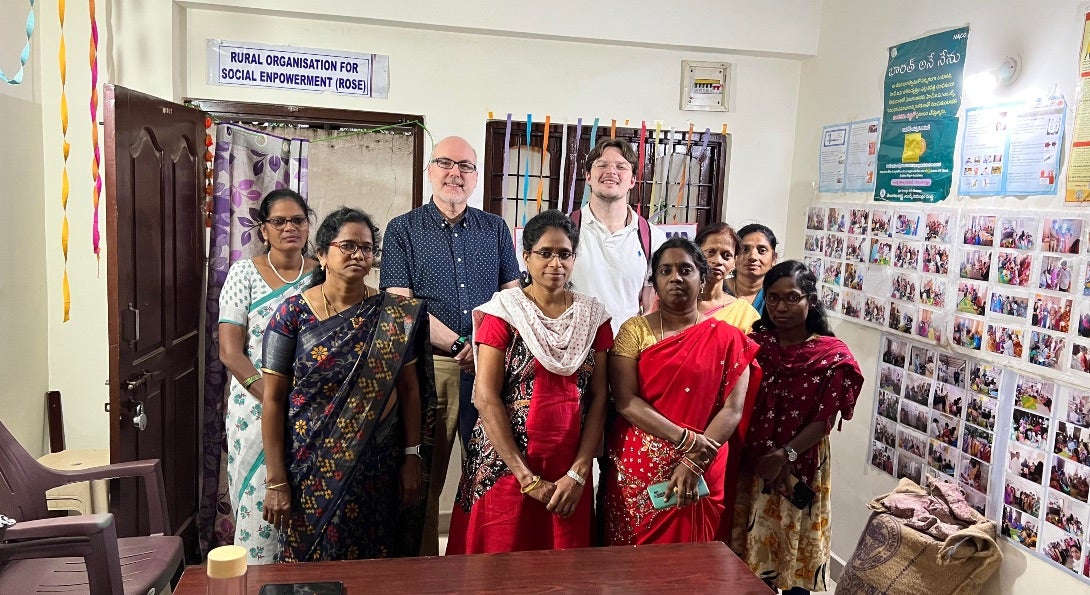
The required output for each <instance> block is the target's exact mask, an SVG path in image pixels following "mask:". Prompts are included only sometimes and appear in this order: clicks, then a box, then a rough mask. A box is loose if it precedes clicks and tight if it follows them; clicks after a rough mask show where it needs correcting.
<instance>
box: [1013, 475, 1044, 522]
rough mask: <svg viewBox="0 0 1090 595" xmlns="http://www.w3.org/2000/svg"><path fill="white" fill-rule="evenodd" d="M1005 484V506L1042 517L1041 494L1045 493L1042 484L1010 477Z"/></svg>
mask: <svg viewBox="0 0 1090 595" xmlns="http://www.w3.org/2000/svg"><path fill="white" fill-rule="evenodd" d="M1008 471H1010V469H1008ZM1004 483H1005V484H1006V485H1005V486H1004V488H1003V504H1005V505H1007V506H1010V507H1011V508H1017V509H1018V510H1021V511H1022V512H1028V513H1029V514H1032V515H1033V516H1035V517H1039V516H1041V492H1042V491H1044V490H1043V489H1042V488H1041V486H1040V483H1041V482H1036V483H1034V482H1029V481H1026V480H1024V479H1022V478H1020V477H1012V476H1010V475H1008V476H1007V477H1006V481H1005V482H1004Z"/></svg>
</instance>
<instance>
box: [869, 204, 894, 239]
mask: <svg viewBox="0 0 1090 595" xmlns="http://www.w3.org/2000/svg"><path fill="white" fill-rule="evenodd" d="M892 221H893V211H890V210H888V209H873V210H871V212H870V235H872V236H875V237H879V238H889V237H893V225H892V224H891V222H892Z"/></svg>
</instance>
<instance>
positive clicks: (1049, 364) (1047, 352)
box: [1029, 331, 1067, 370]
mask: <svg viewBox="0 0 1090 595" xmlns="http://www.w3.org/2000/svg"><path fill="white" fill-rule="evenodd" d="M1066 352H1067V339H1065V338H1063V337H1061V336H1059V335H1050V334H1048V333H1043V332H1040V331H1030V333H1029V363H1031V364H1034V365H1036V366H1041V367H1043V368H1051V369H1053V370H1055V369H1058V368H1059V367H1060V364H1061V363H1063V354H1064V353H1066Z"/></svg>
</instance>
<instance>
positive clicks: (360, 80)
mask: <svg viewBox="0 0 1090 595" xmlns="http://www.w3.org/2000/svg"><path fill="white" fill-rule="evenodd" d="M207 60H208V63H207V68H208V83H209V84H212V85H229V86H236V87H264V88H272V89H295V90H298V91H311V92H316V93H324V92H326V91H331V92H333V93H335V94H337V95H356V96H359V97H374V98H380V99H386V97H387V96H388V95H389V90H390V57H389V56H383V55H379V54H360V53H356V52H346V51H340V50H324V49H314V48H301V47H295V46H277V45H264V44H260V43H250V42H239V41H223V40H220V39H209V40H208V52H207Z"/></svg>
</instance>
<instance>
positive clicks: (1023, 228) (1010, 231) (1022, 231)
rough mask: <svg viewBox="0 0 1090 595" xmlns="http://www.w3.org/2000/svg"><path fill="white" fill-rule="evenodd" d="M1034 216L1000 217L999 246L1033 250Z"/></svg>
mask: <svg viewBox="0 0 1090 595" xmlns="http://www.w3.org/2000/svg"><path fill="white" fill-rule="evenodd" d="M1037 224H1038V222H1037V218H1036V217H1002V218H1000V220H999V247H1000V248H1016V249H1018V250H1033V249H1034V248H1035V247H1036V246H1037Z"/></svg>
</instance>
